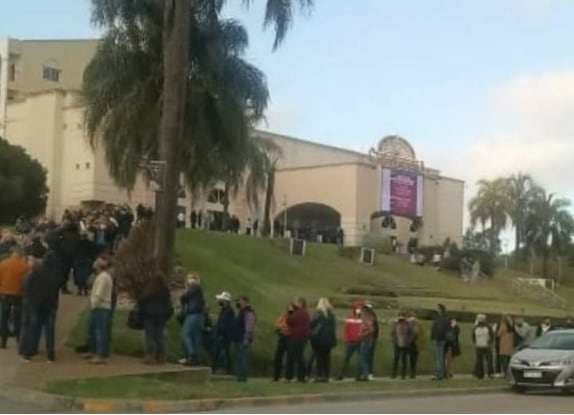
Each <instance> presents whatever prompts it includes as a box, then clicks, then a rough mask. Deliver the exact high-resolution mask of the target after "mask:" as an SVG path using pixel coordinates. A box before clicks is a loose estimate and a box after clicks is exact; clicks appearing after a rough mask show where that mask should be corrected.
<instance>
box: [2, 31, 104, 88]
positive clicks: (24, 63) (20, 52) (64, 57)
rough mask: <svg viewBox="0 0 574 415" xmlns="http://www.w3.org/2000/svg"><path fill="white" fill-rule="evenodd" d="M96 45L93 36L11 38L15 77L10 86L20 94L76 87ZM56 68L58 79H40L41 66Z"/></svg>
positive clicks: (41, 75)
mask: <svg viewBox="0 0 574 415" xmlns="http://www.w3.org/2000/svg"><path fill="white" fill-rule="evenodd" d="M97 46H98V40H95V39H77V40H22V41H17V40H12V41H11V43H10V48H11V53H12V58H13V59H14V62H12V63H15V64H16V79H15V81H14V82H12V85H11V87H13V88H14V89H17V90H18V91H19V93H21V94H29V93H31V92H38V91H45V90H49V89H53V88H63V89H76V90H77V89H80V87H81V85H82V79H83V75H84V70H85V69H86V66H87V65H88V63H89V62H90V60H91V59H92V57H93V56H94V54H95V52H96V49H97ZM44 66H49V67H52V68H54V69H58V70H60V77H59V81H58V82H53V81H49V80H46V79H44V77H43V68H44Z"/></svg>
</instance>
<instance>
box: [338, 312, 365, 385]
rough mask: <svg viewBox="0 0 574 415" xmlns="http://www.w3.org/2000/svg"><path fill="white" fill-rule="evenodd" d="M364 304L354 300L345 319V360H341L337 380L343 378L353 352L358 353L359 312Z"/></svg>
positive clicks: (359, 341)
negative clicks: (341, 364) (341, 363)
mask: <svg viewBox="0 0 574 415" xmlns="http://www.w3.org/2000/svg"><path fill="white" fill-rule="evenodd" d="M364 305H365V303H364V302H362V301H357V302H355V303H354V304H353V309H352V310H351V312H350V313H349V316H348V317H347V318H346V319H345V335H344V339H343V341H344V342H345V360H344V361H343V367H342V369H341V374H340V376H339V377H338V380H343V379H344V378H345V375H346V373H347V369H348V367H349V362H350V361H351V358H352V357H353V355H354V354H357V355H358V354H359V346H360V345H361V337H360V332H361V325H362V324H363V320H362V319H361V313H362V309H363V307H364Z"/></svg>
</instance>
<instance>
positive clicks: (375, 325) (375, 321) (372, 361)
mask: <svg viewBox="0 0 574 415" xmlns="http://www.w3.org/2000/svg"><path fill="white" fill-rule="evenodd" d="M365 305H366V306H367V307H368V308H369V309H370V310H371V313H372V315H373V328H374V330H375V332H374V333H373V348H372V350H371V354H370V356H369V368H370V369H369V380H374V379H375V376H374V373H375V370H374V367H375V352H376V349H377V342H378V341H379V319H378V317H377V313H375V310H374V308H373V304H371V303H370V302H368V301H367V302H366V303H365Z"/></svg>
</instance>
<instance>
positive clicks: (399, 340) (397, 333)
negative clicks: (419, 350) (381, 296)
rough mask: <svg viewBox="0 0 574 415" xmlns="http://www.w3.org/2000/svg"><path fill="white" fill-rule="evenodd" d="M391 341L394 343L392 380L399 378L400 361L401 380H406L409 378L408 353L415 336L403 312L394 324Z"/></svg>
mask: <svg viewBox="0 0 574 415" xmlns="http://www.w3.org/2000/svg"><path fill="white" fill-rule="evenodd" d="M391 340H392V342H393V348H394V358H393V373H392V375H391V378H393V379H395V378H396V377H397V372H398V368H399V361H400V363H401V378H402V379H405V378H406V377H407V357H408V351H409V349H410V348H411V344H412V342H413V336H412V332H411V327H410V326H409V323H408V321H407V319H406V316H405V314H404V313H403V312H401V313H399V317H398V319H397V321H396V322H395V323H394V324H393V327H392V330H391Z"/></svg>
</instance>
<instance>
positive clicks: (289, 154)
mask: <svg viewBox="0 0 574 415" xmlns="http://www.w3.org/2000/svg"><path fill="white" fill-rule="evenodd" d="M255 135H256V136H257V137H261V138H266V139H269V140H271V141H273V142H274V143H276V144H277V145H278V146H279V147H281V149H282V153H283V157H282V158H281V159H279V162H278V168H279V169H291V168H299V167H311V166H326V165H332V164H339V163H360V162H368V161H369V157H368V156H367V155H365V154H361V153H357V152H354V151H350V150H345V149H340V148H336V147H331V146H326V145H322V144H319V143H313V142H310V141H306V140H300V139H297V138H291V137H286V136H282V135H279V134H273V133H269V132H266V131H255Z"/></svg>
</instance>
